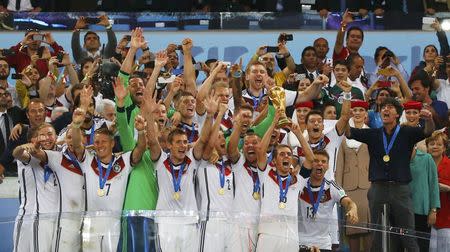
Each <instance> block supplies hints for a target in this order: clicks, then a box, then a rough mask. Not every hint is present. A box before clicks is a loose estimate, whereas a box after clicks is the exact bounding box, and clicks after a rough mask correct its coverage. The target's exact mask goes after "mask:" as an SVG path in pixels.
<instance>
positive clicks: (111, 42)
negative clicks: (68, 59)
mask: <svg viewBox="0 0 450 252" xmlns="http://www.w3.org/2000/svg"><path fill="white" fill-rule="evenodd" d="M98 19H99V20H98V23H96V24H97V25H101V26H104V27H105V28H106V33H107V34H108V43H107V44H106V46H105V47H104V51H101V50H100V46H101V43H100V37H99V36H98V34H97V33H95V32H93V31H88V32H86V34H85V35H84V39H83V40H84V44H83V48H84V49H83V48H81V45H80V30H81V29H84V28H86V26H87V25H88V24H89V22H91V19H89V18H86V17H80V18H79V19H78V20H77V23H76V24H75V28H74V29H75V30H74V31H73V33H72V53H73V58H74V59H75V61H76V62H77V63H80V62H81V60H82V59H84V58H86V57H92V58H97V57H101V58H104V59H109V58H111V57H112V56H114V55H115V49H116V46H117V39H116V35H115V34H114V32H113V30H112V29H111V28H112V25H111V24H110V23H109V18H108V16H106V15H102V16H100V17H98ZM94 21H97V20H94Z"/></svg>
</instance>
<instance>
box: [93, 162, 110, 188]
mask: <svg viewBox="0 0 450 252" xmlns="http://www.w3.org/2000/svg"><path fill="white" fill-rule="evenodd" d="M96 159H97V168H98V186H99V187H100V189H103V187H105V184H106V181H107V180H108V177H109V174H110V173H111V170H112V165H113V163H114V157H112V159H111V161H110V162H109V164H108V168H107V169H106V172H105V176H103V167H102V163H101V162H100V158H99V157H98V156H97V157H96Z"/></svg>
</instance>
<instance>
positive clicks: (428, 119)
mask: <svg viewBox="0 0 450 252" xmlns="http://www.w3.org/2000/svg"><path fill="white" fill-rule="evenodd" d="M420 118H421V119H423V120H424V121H425V126H424V127H423V134H424V135H425V136H426V137H429V136H431V134H433V132H434V131H435V129H436V126H435V125H434V120H433V114H432V113H431V111H429V110H428V109H422V110H421V111H420Z"/></svg>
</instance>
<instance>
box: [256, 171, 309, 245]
mask: <svg viewBox="0 0 450 252" xmlns="http://www.w3.org/2000/svg"><path fill="white" fill-rule="evenodd" d="M260 174H261V175H260V178H261V182H262V198H261V215H260V220H259V230H258V232H259V233H263V234H272V235H277V236H278V235H281V236H285V237H288V238H290V239H295V240H298V238H297V234H298V230H297V229H298V223H297V215H298V193H299V191H300V190H301V189H302V188H301V186H300V183H299V182H298V181H299V177H300V176H290V178H291V181H290V185H289V186H288V187H286V186H287V185H286V183H287V180H288V177H287V176H285V177H281V176H280V178H281V181H282V184H281V185H282V187H283V189H286V188H287V194H286V198H285V199H280V185H279V180H278V176H277V172H276V171H275V168H273V167H271V166H269V165H267V167H266V170H265V171H264V172H262V171H260ZM280 204H281V205H280Z"/></svg>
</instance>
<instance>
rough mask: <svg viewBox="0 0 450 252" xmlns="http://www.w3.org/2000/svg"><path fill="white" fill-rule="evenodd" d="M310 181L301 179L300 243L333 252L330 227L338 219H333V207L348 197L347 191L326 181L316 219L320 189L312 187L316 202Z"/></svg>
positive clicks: (299, 203)
mask: <svg viewBox="0 0 450 252" xmlns="http://www.w3.org/2000/svg"><path fill="white" fill-rule="evenodd" d="M308 180H309V179H308ZM308 180H306V179H304V178H300V185H299V187H300V188H301V189H300V195H299V198H298V199H299V201H298V207H299V222H298V223H299V224H298V236H299V242H300V244H302V245H306V246H317V247H319V249H329V250H331V236H330V230H329V229H330V228H329V227H330V223H335V222H337V219H333V207H334V205H335V204H336V203H339V202H340V200H341V199H342V198H344V197H346V196H347V195H346V194H345V191H344V190H343V189H342V188H340V187H339V186H338V185H337V184H336V182H334V181H329V180H327V179H325V182H324V193H323V195H322V197H321V198H320V204H319V208H318V210H317V213H316V215H315V218H313V216H312V211H313V203H314V202H315V200H316V199H317V197H318V193H319V191H320V187H311V191H312V193H313V196H314V200H311V199H310V196H309V192H308V188H307V181H308Z"/></svg>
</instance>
